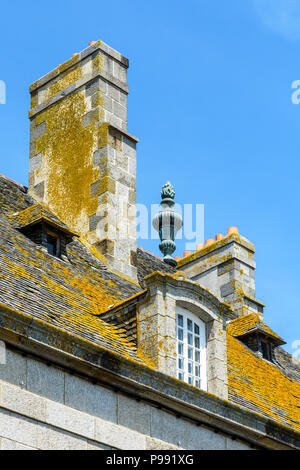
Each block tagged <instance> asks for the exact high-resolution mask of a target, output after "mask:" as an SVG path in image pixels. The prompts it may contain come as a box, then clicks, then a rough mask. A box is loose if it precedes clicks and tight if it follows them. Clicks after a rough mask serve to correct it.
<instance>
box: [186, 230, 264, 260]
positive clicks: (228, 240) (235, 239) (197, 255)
mask: <svg viewBox="0 0 300 470" xmlns="http://www.w3.org/2000/svg"><path fill="white" fill-rule="evenodd" d="M233 243H237V244H238V245H241V246H243V247H244V248H246V249H247V250H249V251H250V252H252V253H255V247H254V245H253V244H252V243H251V242H249V240H247V239H246V238H244V237H241V236H240V235H237V234H235V233H233V234H231V235H229V236H228V237H225V238H223V239H222V240H218V241H216V242H215V243H213V244H212V245H208V246H205V247H204V248H202V249H201V250H198V251H195V252H194V253H191V254H190V255H188V256H186V257H184V258H182V259H180V260H178V262H177V268H178V269H180V268H181V267H182V266H186V265H187V264H188V263H192V262H194V261H196V260H199V259H201V258H204V257H205V256H207V255H209V254H211V253H212V252H213V251H216V250H219V249H220V248H223V247H225V246H227V245H230V244H233ZM232 258H234V256H232Z"/></svg>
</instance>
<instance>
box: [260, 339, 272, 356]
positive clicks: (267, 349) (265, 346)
mask: <svg viewBox="0 0 300 470" xmlns="http://www.w3.org/2000/svg"><path fill="white" fill-rule="evenodd" d="M260 345H261V354H262V357H263V358H264V359H266V360H267V361H271V360H272V353H271V344H270V343H269V342H268V341H265V340H263V339H261V341H260Z"/></svg>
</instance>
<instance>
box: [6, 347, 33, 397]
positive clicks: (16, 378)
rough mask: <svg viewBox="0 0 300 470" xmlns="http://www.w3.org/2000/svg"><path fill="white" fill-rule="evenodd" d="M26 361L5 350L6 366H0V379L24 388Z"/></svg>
mask: <svg viewBox="0 0 300 470" xmlns="http://www.w3.org/2000/svg"><path fill="white" fill-rule="evenodd" d="M26 374H27V359H26V357H24V356H22V355H21V354H17V353H15V352H13V351H11V350H10V349H6V364H0V379H1V380H3V381H6V382H9V383H11V384H15V385H18V386H19V387H23V388H26V384H27V377H26Z"/></svg>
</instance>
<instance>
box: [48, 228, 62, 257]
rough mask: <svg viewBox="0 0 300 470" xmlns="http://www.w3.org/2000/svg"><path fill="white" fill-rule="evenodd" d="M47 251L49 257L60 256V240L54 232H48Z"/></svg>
mask: <svg viewBox="0 0 300 470" xmlns="http://www.w3.org/2000/svg"><path fill="white" fill-rule="evenodd" d="M47 251H48V253H49V255H53V256H57V257H59V256H60V238H59V236H58V235H57V234H55V233H53V232H47Z"/></svg>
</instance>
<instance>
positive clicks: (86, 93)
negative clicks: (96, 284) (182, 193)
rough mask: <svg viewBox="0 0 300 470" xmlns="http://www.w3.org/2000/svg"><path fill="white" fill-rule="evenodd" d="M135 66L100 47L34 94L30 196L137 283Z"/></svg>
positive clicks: (67, 65) (40, 84) (40, 85)
mask: <svg viewBox="0 0 300 470" xmlns="http://www.w3.org/2000/svg"><path fill="white" fill-rule="evenodd" d="M127 68H128V60H127V59H126V58H125V57H124V56H122V55H121V54H119V53H118V52H116V51H115V50H113V49H111V48H110V47H109V46H107V45H106V44H104V43H102V42H101V41H97V42H95V43H91V44H90V46H89V47H88V48H87V49H85V50H83V51H82V52H81V53H79V54H74V55H73V57H72V58H71V59H69V60H68V61H67V62H65V63H63V64H61V65H59V66H58V67H57V68H56V69H55V70H53V71H52V72H50V73H48V74H47V75H45V76H44V77H42V78H41V79H40V80H38V81H36V82H35V83H33V84H32V85H31V87H30V93H31V110H30V112H29V117H30V170H29V193H30V194H31V195H32V196H33V197H34V198H35V199H37V200H38V201H40V202H44V203H46V204H47V205H48V206H49V208H50V209H51V210H52V211H53V212H54V213H55V214H56V215H57V216H58V217H59V218H60V219H61V220H62V221H63V222H65V223H66V224H67V225H68V226H69V227H70V228H71V229H72V230H73V231H75V232H77V233H79V234H80V236H81V237H83V238H84V239H86V240H87V242H88V243H89V244H91V245H93V246H95V247H96V248H97V250H98V251H99V252H100V253H101V254H102V255H103V256H104V258H105V261H106V263H107V265H108V267H109V268H110V269H112V270H114V271H116V272H119V273H122V274H124V275H126V276H128V277H130V278H131V279H132V280H136V275H137V274H136V273H137V271H136V266H135V264H136V263H135V260H136V217H135V204H136V143H137V139H136V138H135V137H133V136H132V135H130V134H129V133H128V132H127V95H128V86H127Z"/></svg>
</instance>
